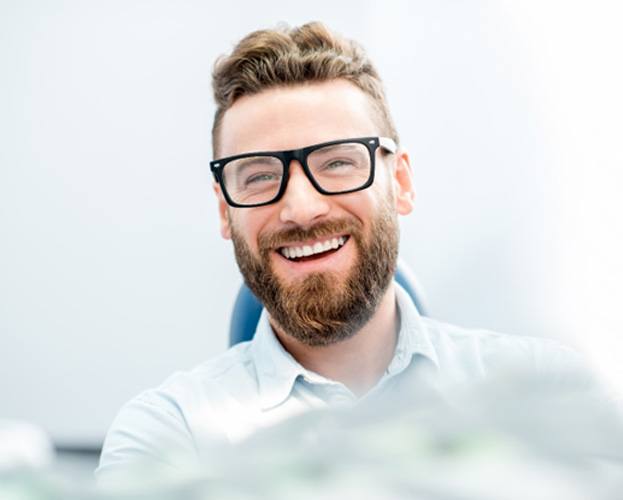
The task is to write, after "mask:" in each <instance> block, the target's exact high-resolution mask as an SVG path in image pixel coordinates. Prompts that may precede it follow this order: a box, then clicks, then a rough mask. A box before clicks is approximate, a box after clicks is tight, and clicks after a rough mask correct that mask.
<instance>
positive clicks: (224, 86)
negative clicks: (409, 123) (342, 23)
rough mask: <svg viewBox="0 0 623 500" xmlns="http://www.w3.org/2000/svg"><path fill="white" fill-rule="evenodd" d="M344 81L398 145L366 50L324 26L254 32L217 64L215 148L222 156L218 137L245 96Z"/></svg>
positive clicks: (215, 77) (213, 134) (214, 82)
mask: <svg viewBox="0 0 623 500" xmlns="http://www.w3.org/2000/svg"><path fill="white" fill-rule="evenodd" d="M338 78H342V79H345V80H348V81H349V82H351V83H353V84H354V85H356V86H357V87H359V88H360V89H361V90H362V91H363V92H364V93H366V94H367V95H368V96H369V97H370V98H371V103H372V104H373V107H374V108H375V111H376V112H377V113H378V118H380V122H381V123H380V124H381V126H382V127H384V128H385V130H383V131H382V132H383V133H384V134H386V135H388V136H389V137H391V138H392V139H394V141H396V143H398V133H397V132H396V127H395V126H394V123H393V120H392V118H391V115H390V113H389V107H388V105H387V100H386V97H385V91H384V89H383V83H382V81H381V78H380V76H379V74H378V72H377V70H376V68H375V67H374V65H373V64H372V62H371V61H370V59H369V58H368V56H367V54H366V52H365V50H364V49H363V47H361V45H359V44H358V43H357V42H355V41H354V40H350V39H347V38H344V37H342V36H340V35H338V34H336V33H334V32H332V31H331V30H330V29H329V28H327V27H326V26H325V25H324V24H322V23H320V22H312V23H308V24H304V25H302V26H300V27H294V28H290V27H288V26H285V25H282V26H279V27H277V28H276V29H265V30H258V31H254V32H252V33H250V34H248V35H247V36H245V37H244V38H243V39H242V40H240V42H238V44H237V45H236V46H235V47H234V49H233V51H232V53H231V54H230V55H226V56H221V57H220V58H218V59H217V61H216V63H215V64H214V71H213V73H212V86H213V90H214V100H215V101H216V112H215V115H214V124H213V126H212V149H213V151H214V155H215V156H216V155H217V149H218V134H219V129H220V125H221V122H222V120H223V116H224V115H225V112H226V111H227V110H228V109H229V108H230V107H231V106H232V105H233V104H234V103H235V102H236V100H237V99H239V98H240V97H242V96H246V95H253V94H259V93H260V92H262V91H264V90H267V89H270V88H274V87H283V86H292V85H301V84H305V83H310V82H323V81H328V80H333V79H338Z"/></svg>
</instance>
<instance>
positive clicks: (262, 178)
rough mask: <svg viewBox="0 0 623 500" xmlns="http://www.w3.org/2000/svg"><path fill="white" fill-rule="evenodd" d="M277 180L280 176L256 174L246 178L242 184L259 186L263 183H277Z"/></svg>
mask: <svg viewBox="0 0 623 500" xmlns="http://www.w3.org/2000/svg"><path fill="white" fill-rule="evenodd" d="M279 179H280V176H279V175H277V174H275V173H273V172H258V173H255V174H253V175H250V176H249V177H247V178H246V179H245V181H244V183H245V185H246V186H249V185H252V184H255V185H257V184H261V183H263V182H274V181H279Z"/></svg>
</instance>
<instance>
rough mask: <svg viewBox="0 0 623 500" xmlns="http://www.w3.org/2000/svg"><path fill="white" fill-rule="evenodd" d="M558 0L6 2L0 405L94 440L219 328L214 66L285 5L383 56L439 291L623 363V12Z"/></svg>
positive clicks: (222, 257) (70, 438) (471, 320)
mask: <svg viewBox="0 0 623 500" xmlns="http://www.w3.org/2000/svg"><path fill="white" fill-rule="evenodd" d="M572 4H573V2H571V3H570V2H564V3H563V2H560V3H558V2H551V1H550V2H536V1H535V2H521V3H517V2H512V3H511V2H502V3H495V4H494V3H492V2H484V1H483V2H454V1H450V0H447V1H435V2H408V1H406V0H405V1H396V2H383V3H380V2H378V3H377V2H354V1H353V2H335V1H331V2H330V1H320V2H314V5H313V6H312V5H311V4H302V6H299V5H296V4H295V3H294V2H286V1H281V0H278V1H277V0H273V1H269V2H248V3H247V2H245V3H241V2H207V1H206V2H200V1H196V2H165V1H149V2H147V1H145V2H138V1H115V2H79V1H71V2H70V1H66V2H63V1H52V2H47V1H43V0H42V1H40V2H37V1H33V0H31V1H19V0H14V1H12V2H10V1H9V2H7V1H5V2H3V3H2V4H0V90H1V92H0V137H2V142H1V144H0V210H1V211H0V235H1V236H0V238H1V240H0V335H1V337H0V338H1V341H0V342H1V343H0V370H1V373H2V377H1V378H0V393H1V394H2V401H1V402H0V416H4V417H19V418H24V419H27V420H30V421H32V422H35V423H38V424H40V425H42V426H44V428H46V429H47V430H48V431H49V432H50V433H51V434H52V435H53V437H54V438H56V439H57V440H60V441H65V442H72V443H80V442H84V443H88V442H97V441H99V440H100V439H101V438H102V436H103V434H104V433H105V430H106V428H107V426H108V425H109V423H110V421H111V419H112V418H113V416H114V414H115V412H116V411H117V409H118V408H119V406H120V405H121V404H122V403H123V402H124V401H125V400H127V399H128V398H130V397H132V396H133V395H135V394H136V393H137V392H138V391H140V390H141V389H144V388H147V387H150V386H153V385H155V384H158V383H159V382H160V381H161V380H162V379H163V378H165V377H166V376H167V375H168V374H170V373H171V372H173V371H174V370H176V369H183V368H186V367H190V366H193V365H194V364H196V363H198V362H200V361H202V360H204V359H206V358H208V357H210V356H212V355H214V354H216V353H218V352H220V351H222V350H223V349H224V348H225V346H226V331H227V325H228V315H229V312H230V308H231V304H232V300H233V297H234V295H235V292H236V290H237V287H238V285H239V283H240V278H239V275H238V274H237V270H236V267H235V263H234V260H233V256H232V252H231V249H230V246H229V244H228V243H226V242H224V241H222V240H221V239H220V237H219V235H218V227H217V221H216V216H215V213H216V208H215V207H216V204H215V200H214V196H213V194H212V192H211V188H210V185H211V183H210V176H209V169H208V161H209V160H210V158H211V152H210V146H209V133H210V127H211V118H212V113H213V110H214V108H213V104H212V100H211V94H210V72H211V66H212V62H213V60H214V59H215V57H216V56H217V55H219V54H222V53H224V52H226V51H228V50H229V49H230V48H231V45H232V43H233V42H235V41H236V40H237V39H238V38H239V37H240V36H242V35H243V34H245V33H246V32H248V31H250V30H252V29H256V28H260V27H265V26H273V25H275V24H276V22H278V21H280V20H282V21H287V22H289V23H290V24H299V23H302V22H305V21H308V20H312V19H319V20H323V21H325V22H326V23H328V24H329V25H330V26H333V27H334V28H335V29H337V30H338V31H341V32H342V33H344V34H346V35H348V36H351V37H353V38H356V39H359V40H361V41H362V42H363V43H364V45H365V46H366V47H367V48H368V50H369V52H370V54H371V55H372V57H373V59H374V60H375V61H376V62H377V64H378V66H379V68H380V70H381V73H382V75H383V77H384V79H385V82H386V86H387V90H388V94H389V99H390V103H391V105H392V107H393V111H394V115H395V118H396V121H397V123H398V127H399V131H400V133H401V136H402V141H403V143H404V145H405V146H407V147H408V148H409V149H410V150H411V152H412V159H413V165H414V169H415V173H416V180H417V188H418V204H417V209H416V211H415V213H414V214H413V215H412V216H411V217H410V218H409V219H407V220H404V221H403V226H402V227H403V242H402V243H403V245H402V255H403V258H404V259H405V260H406V261H407V262H408V263H410V264H411V265H412V267H413V268H414V269H415V271H416V272H417V274H418V275H419V277H420V278H421V280H422V282H423V284H424V285H425V287H426V290H427V292H428V300H429V302H430V304H431V308H432V313H433V315H434V316H435V317H438V318H441V319H445V320H447V321H451V322H456V323H460V324H464V325H468V326H483V327H488V328H492V329H497V330H502V331H507V332H511V333H517V334H530V335H544V336H552V337H558V338H563V339H566V340H567V341H568V342H571V343H573V344H574V345H576V346H577V347H579V348H580V349H583V350H585V351H586V352H588V353H589V354H590V355H591V356H592V357H593V359H594V360H595V363H596V365H597V366H599V367H600V368H601V369H602V371H603V373H604V374H605V375H606V376H607V377H608V378H609V380H611V381H613V382H614V383H617V384H621V385H623V374H621V372H620V371H617V370H619V368H618V363H617V362H616V360H617V356H621V355H622V354H623V344H622V341H621V340H620V338H621V335H620V334H621V333H622V332H621V330H622V327H623V322H622V320H621V319H620V318H619V316H618V312H617V306H619V304H620V301H621V299H622V298H623V297H622V296H621V292H620V283H621V278H623V265H622V264H621V263H620V255H621V254H623V248H622V241H623V238H622V235H621V222H620V215H619V214H621V213H622V212H623V202H622V201H621V195H620V191H621V186H622V184H623V183H622V182H621V181H622V180H623V179H622V176H621V167H622V166H623V158H622V151H621V132H622V128H623V127H621V121H620V120H621V119H620V117H621V116H623V106H622V102H621V97H620V90H619V89H620V88H623V77H622V75H621V70H620V66H621V65H620V63H617V61H618V60H619V58H620V57H619V56H620V54H619V50H620V47H621V45H622V44H621V42H622V41H623V39H622V36H621V35H620V34H618V33H617V31H618V30H619V26H618V22H617V14H620V12H617V9H616V8H615V5H616V4H615V3H614V2H613V3H611V4H608V3H606V2H594V3H591V4H590V9H589V7H588V5H589V4H586V3H584V4H581V5H580V4H579V3H578V4H573V5H572ZM216 6H217V7H216ZM619 18H620V17H619Z"/></svg>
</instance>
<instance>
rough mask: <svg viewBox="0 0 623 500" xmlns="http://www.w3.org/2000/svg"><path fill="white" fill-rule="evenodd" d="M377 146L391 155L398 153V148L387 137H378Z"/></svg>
mask: <svg viewBox="0 0 623 500" xmlns="http://www.w3.org/2000/svg"><path fill="white" fill-rule="evenodd" d="M379 146H381V147H382V148H384V149H386V150H387V151H389V152H390V153H392V154H394V153H395V152H396V151H398V146H397V145H396V143H395V142H394V140H393V139H390V138H389V137H379Z"/></svg>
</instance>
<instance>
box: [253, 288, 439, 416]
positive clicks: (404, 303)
mask: <svg viewBox="0 0 623 500" xmlns="http://www.w3.org/2000/svg"><path fill="white" fill-rule="evenodd" d="M394 287H395V290H396V304H397V306H398V311H399V314H400V330H399V333H398V342H397V344H396V350H395V353H394V357H393V358H392V361H391V363H390V365H389V367H388V372H389V373H390V374H392V375H393V374H397V373H400V372H401V371H402V370H404V369H405V368H406V367H407V366H408V365H409V363H411V361H412V359H413V357H414V356H415V355H421V356H424V357H426V358H428V359H429V360H430V361H432V362H433V364H434V365H435V366H436V367H438V366H439V362H438V358H437V353H436V351H435V348H434V346H433V344H432V342H431V340H430V338H429V335H428V331H427V330H426V327H425V325H424V324H423V322H422V319H421V317H420V315H419V313H418V311H417V308H416V307H415V305H414V304H413V301H412V300H411V297H410V296H409V294H408V293H407V292H406V291H405V290H404V289H403V288H402V287H401V286H400V285H399V284H398V283H396V282H394ZM252 349H253V358H254V361H255V366H256V369H257V378H258V391H259V397H260V404H261V406H262V409H264V410H267V409H269V408H273V407H275V406H278V405H279V404H281V403H282V402H283V401H285V399H286V398H287V397H288V396H289V395H290V393H291V392H292V387H293V386H294V384H295V382H296V380H297V378H299V377H304V378H306V379H307V380H309V381H310V382H316V383H330V381H329V380H328V379H325V378H324V377H322V376H320V375H318V374H316V373H313V372H310V371H308V370H306V369H305V368H304V367H303V366H302V365H301V364H300V363H299V362H298V361H296V360H295V359H294V358H293V357H292V355H291V354H290V353H289V352H288V351H286V350H285V348H284V347H283V346H282V345H281V342H279V340H278V339H277V337H276V335H275V333H274V332H273V329H272V327H271V325H270V322H269V317H268V312H267V311H266V309H262V314H261V316H260V319H259V322H258V325H257V329H256V331H255V335H254V337H253V340H252Z"/></svg>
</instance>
